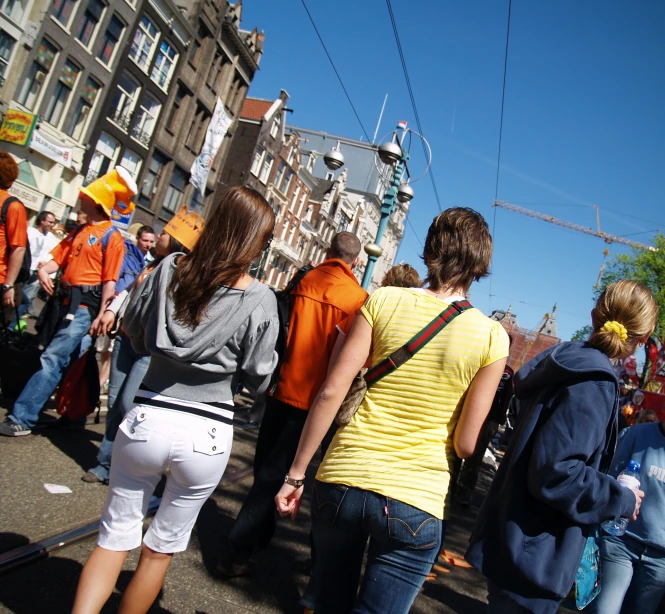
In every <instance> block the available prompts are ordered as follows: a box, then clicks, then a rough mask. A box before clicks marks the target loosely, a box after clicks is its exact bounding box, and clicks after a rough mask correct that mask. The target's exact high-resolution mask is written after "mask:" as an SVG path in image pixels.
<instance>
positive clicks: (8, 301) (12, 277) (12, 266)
mask: <svg viewBox="0 0 665 614" xmlns="http://www.w3.org/2000/svg"><path fill="white" fill-rule="evenodd" d="M23 254H25V247H14V248H12V251H11V253H10V254H9V261H8V262H7V277H6V278H5V283H6V284H7V285H8V286H13V285H14V282H15V281H16V278H17V277H18V273H19V271H20V270H21V264H23ZM2 303H3V305H8V306H9V307H14V288H11V289H9V290H7V291H6V292H5V293H3V295H2Z"/></svg>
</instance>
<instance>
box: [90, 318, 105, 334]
mask: <svg viewBox="0 0 665 614" xmlns="http://www.w3.org/2000/svg"><path fill="white" fill-rule="evenodd" d="M88 332H89V333H90V335H91V336H92V337H99V336H100V335H101V334H102V317H101V316H97V317H96V318H95V319H94V320H93V321H92V324H91V325H90V330H89V331H88Z"/></svg>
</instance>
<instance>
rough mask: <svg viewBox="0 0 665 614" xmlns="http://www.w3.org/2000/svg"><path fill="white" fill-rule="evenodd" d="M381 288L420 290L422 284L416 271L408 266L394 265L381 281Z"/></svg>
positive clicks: (403, 264) (404, 264)
mask: <svg viewBox="0 0 665 614" xmlns="http://www.w3.org/2000/svg"><path fill="white" fill-rule="evenodd" d="M381 285H382V286H383V287H386V286H393V287H395V288H420V287H421V286H422V285H423V282H422V281H421V280H420V275H418V271H416V269H414V268H413V267H412V266H411V265H410V264H406V263H404V262H403V263H402V264H396V265H395V266H394V267H393V268H392V269H390V270H389V271H388V272H387V273H386V274H385V275H384V276H383V279H382V280H381Z"/></svg>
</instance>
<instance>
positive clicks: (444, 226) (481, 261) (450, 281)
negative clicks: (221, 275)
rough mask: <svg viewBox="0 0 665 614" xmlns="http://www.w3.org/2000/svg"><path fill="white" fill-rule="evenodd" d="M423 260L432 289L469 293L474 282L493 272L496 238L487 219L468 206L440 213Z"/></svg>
mask: <svg viewBox="0 0 665 614" xmlns="http://www.w3.org/2000/svg"><path fill="white" fill-rule="evenodd" d="M423 260H424V261H425V264H426V265H427V277H426V278H425V281H426V282H427V283H428V284H429V285H430V287H431V288H433V289H435V290H439V289H443V288H448V289H450V290H458V289H460V290H464V292H466V291H467V290H468V289H469V287H470V286H471V282H472V281H478V280H480V279H482V278H483V277H486V276H487V275H488V274H489V268H490V262H491V260H492V237H491V235H490V229H489V226H488V225H487V222H486V221H485V218H484V217H483V216H482V215H480V213H478V212H477V211H474V210H473V209H469V208H468V207H453V208H452V209H446V210H445V211H443V212H442V213H440V214H439V215H437V216H436V217H435V218H434V221H433V222H432V224H431V226H430V227H429V230H428V231H427V238H426V239H425V249H424V251H423Z"/></svg>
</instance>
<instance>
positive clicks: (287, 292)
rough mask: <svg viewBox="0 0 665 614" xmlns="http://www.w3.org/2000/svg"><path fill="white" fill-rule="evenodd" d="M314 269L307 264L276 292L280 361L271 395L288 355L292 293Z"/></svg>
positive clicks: (272, 380)
mask: <svg viewBox="0 0 665 614" xmlns="http://www.w3.org/2000/svg"><path fill="white" fill-rule="evenodd" d="M313 268H314V267H313V266H312V265H310V264H306V265H305V266H304V267H302V268H301V269H299V270H298V272H297V273H296V274H295V275H294V276H293V278H292V279H291V281H290V282H289V283H288V284H287V286H286V288H284V289H283V290H277V291H276V292H275V298H276V299H277V316H278V317H279V334H278V335H277V342H276V343H275V351H276V352H277V356H278V357H279V359H278V361H277V366H276V367H275V370H274V371H273V374H272V379H271V380H270V386H268V392H270V393H273V392H275V389H276V388H277V382H279V372H280V369H281V368H282V363H283V362H284V356H285V355H286V342H287V340H288V338H289V320H290V318H291V300H290V298H291V292H293V290H295V288H296V286H297V285H298V284H299V283H300V282H301V280H302V278H303V277H305V275H307V273H309V272H310V271H311V270H312V269H313Z"/></svg>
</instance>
